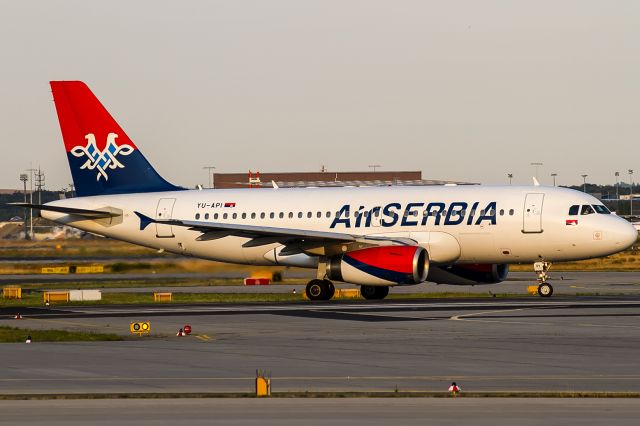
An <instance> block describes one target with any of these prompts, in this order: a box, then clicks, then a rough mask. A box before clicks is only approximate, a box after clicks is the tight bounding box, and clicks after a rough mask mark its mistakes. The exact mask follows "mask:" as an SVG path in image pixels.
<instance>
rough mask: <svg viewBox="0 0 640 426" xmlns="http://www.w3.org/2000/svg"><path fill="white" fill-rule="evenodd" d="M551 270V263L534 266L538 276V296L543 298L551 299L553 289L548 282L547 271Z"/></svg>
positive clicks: (540, 263) (535, 264)
mask: <svg viewBox="0 0 640 426" xmlns="http://www.w3.org/2000/svg"><path fill="white" fill-rule="evenodd" d="M550 268H551V262H536V263H534V264H533V270H534V271H535V273H536V275H538V295H540V296H541V297H551V295H552V294H553V287H552V286H551V284H549V283H548V282H547V279H548V278H549V275H548V274H547V271H549V269H550Z"/></svg>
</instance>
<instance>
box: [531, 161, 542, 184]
mask: <svg viewBox="0 0 640 426" xmlns="http://www.w3.org/2000/svg"><path fill="white" fill-rule="evenodd" d="M531 165H532V166H535V167H536V180H538V168H539V167H540V166H542V165H543V163H531Z"/></svg>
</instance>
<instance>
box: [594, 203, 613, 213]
mask: <svg viewBox="0 0 640 426" xmlns="http://www.w3.org/2000/svg"><path fill="white" fill-rule="evenodd" d="M593 208H594V209H595V210H596V213H598V214H611V212H610V211H609V209H608V208H606V207H605V206H603V205H602V204H594V205H593Z"/></svg>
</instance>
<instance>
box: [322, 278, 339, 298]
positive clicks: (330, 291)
mask: <svg viewBox="0 0 640 426" xmlns="http://www.w3.org/2000/svg"><path fill="white" fill-rule="evenodd" d="M323 281H324V282H325V284H326V285H327V290H328V291H327V299H326V300H331V299H333V296H334V295H335V294H336V287H335V286H334V285H333V283H332V282H331V281H329V280H323Z"/></svg>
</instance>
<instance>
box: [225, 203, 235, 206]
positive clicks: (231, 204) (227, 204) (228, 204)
mask: <svg viewBox="0 0 640 426" xmlns="http://www.w3.org/2000/svg"><path fill="white" fill-rule="evenodd" d="M224 206H225V207H235V206H236V203H224Z"/></svg>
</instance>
